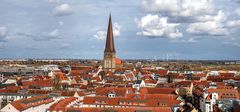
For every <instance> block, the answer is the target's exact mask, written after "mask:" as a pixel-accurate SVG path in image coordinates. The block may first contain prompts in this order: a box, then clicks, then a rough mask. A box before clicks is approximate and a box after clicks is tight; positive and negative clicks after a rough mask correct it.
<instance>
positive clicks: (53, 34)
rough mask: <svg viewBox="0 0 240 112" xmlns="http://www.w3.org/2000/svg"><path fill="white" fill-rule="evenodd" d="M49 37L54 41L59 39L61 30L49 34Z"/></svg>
mask: <svg viewBox="0 0 240 112" xmlns="http://www.w3.org/2000/svg"><path fill="white" fill-rule="evenodd" d="M47 36H48V37H49V38H52V39H53V38H59V36H60V33H59V30H58V29H55V30H53V31H51V32H49V33H48V35H47Z"/></svg>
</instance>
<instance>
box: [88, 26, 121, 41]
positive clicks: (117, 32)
mask: <svg viewBox="0 0 240 112" xmlns="http://www.w3.org/2000/svg"><path fill="white" fill-rule="evenodd" d="M121 28H122V27H121V26H120V25H119V24H118V23H114V24H113V36H114V37H119V36H120V33H121ZM106 36H107V32H106V31H97V33H96V34H95V35H93V37H94V38H96V39H97V40H104V39H105V38H106Z"/></svg>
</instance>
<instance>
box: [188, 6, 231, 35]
mask: <svg viewBox="0 0 240 112" xmlns="http://www.w3.org/2000/svg"><path fill="white" fill-rule="evenodd" d="M225 21H226V16H225V14H224V13H223V11H221V10H220V11H219V12H218V15H216V16H213V17H212V18H211V20H209V21H206V22H196V23H192V24H189V26H188V28H187V32H188V33H192V34H197V35H215V36H222V35H228V34H229V31H228V29H227V28H226V27H225Z"/></svg>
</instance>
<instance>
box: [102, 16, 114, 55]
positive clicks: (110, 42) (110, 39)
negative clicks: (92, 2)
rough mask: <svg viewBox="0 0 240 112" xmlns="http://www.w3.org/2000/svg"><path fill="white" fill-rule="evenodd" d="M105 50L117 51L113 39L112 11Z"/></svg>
mask: <svg viewBox="0 0 240 112" xmlns="http://www.w3.org/2000/svg"><path fill="white" fill-rule="evenodd" d="M104 52H113V53H115V52H116V51H115V47H114V39H113V28H112V17H111V13H110V15H109V21H108V30H107V39H106V46H105V50H104Z"/></svg>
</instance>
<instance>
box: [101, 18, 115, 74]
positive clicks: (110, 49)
mask: <svg viewBox="0 0 240 112" xmlns="http://www.w3.org/2000/svg"><path fill="white" fill-rule="evenodd" d="M115 58H116V51H115V47H114V39H113V29H112V18H111V14H110V16H109V21H108V30H107V39H106V46H105V50H104V60H103V68H104V71H105V72H114V71H115V69H116V62H115Z"/></svg>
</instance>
